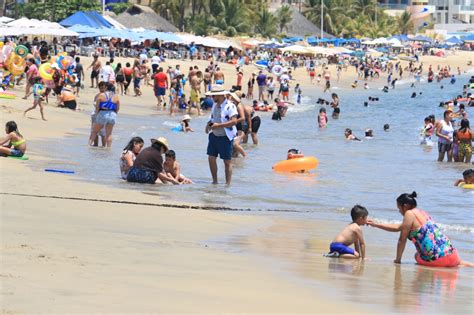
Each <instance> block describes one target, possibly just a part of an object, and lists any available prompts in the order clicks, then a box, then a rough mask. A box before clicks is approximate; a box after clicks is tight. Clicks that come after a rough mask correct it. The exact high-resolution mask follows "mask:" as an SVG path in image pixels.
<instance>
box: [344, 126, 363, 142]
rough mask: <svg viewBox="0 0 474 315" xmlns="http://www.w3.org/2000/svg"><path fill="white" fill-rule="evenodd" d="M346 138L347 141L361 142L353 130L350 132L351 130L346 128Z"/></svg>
mask: <svg viewBox="0 0 474 315" xmlns="http://www.w3.org/2000/svg"><path fill="white" fill-rule="evenodd" d="M344 136H345V137H346V140H352V141H361V140H360V139H359V138H357V137H356V136H354V135H353V134H352V130H350V129H349V128H346V130H345V131H344Z"/></svg>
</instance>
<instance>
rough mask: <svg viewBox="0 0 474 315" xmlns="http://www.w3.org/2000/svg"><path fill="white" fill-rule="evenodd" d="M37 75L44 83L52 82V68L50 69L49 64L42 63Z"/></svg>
mask: <svg viewBox="0 0 474 315" xmlns="http://www.w3.org/2000/svg"><path fill="white" fill-rule="evenodd" d="M38 70H39V74H40V77H41V79H43V80H45V81H52V80H53V68H52V67H51V64H50V63H43V64H42V65H41V66H40V67H39V69H38Z"/></svg>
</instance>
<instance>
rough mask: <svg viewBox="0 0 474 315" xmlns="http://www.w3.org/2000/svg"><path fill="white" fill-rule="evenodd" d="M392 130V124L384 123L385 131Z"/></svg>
mask: <svg viewBox="0 0 474 315" xmlns="http://www.w3.org/2000/svg"><path fill="white" fill-rule="evenodd" d="M389 130H390V125H389V124H385V125H383V131H387V132H388V131H389Z"/></svg>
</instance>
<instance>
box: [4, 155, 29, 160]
mask: <svg viewBox="0 0 474 315" xmlns="http://www.w3.org/2000/svg"><path fill="white" fill-rule="evenodd" d="M8 157H9V158H11V159H15V160H22V161H28V160H29V159H30V158H29V157H27V156H26V155H23V156H11V155H9V156H8Z"/></svg>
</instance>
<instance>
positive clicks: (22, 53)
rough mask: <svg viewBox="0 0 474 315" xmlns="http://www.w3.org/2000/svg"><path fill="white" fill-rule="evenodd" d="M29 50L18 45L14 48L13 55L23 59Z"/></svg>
mask: <svg viewBox="0 0 474 315" xmlns="http://www.w3.org/2000/svg"><path fill="white" fill-rule="evenodd" d="M29 52H30V51H29V50H28V48H27V47H26V46H23V45H18V46H16V47H15V54H17V55H18V56H20V57H21V58H25V57H26V56H27V55H28V54H29Z"/></svg>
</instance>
